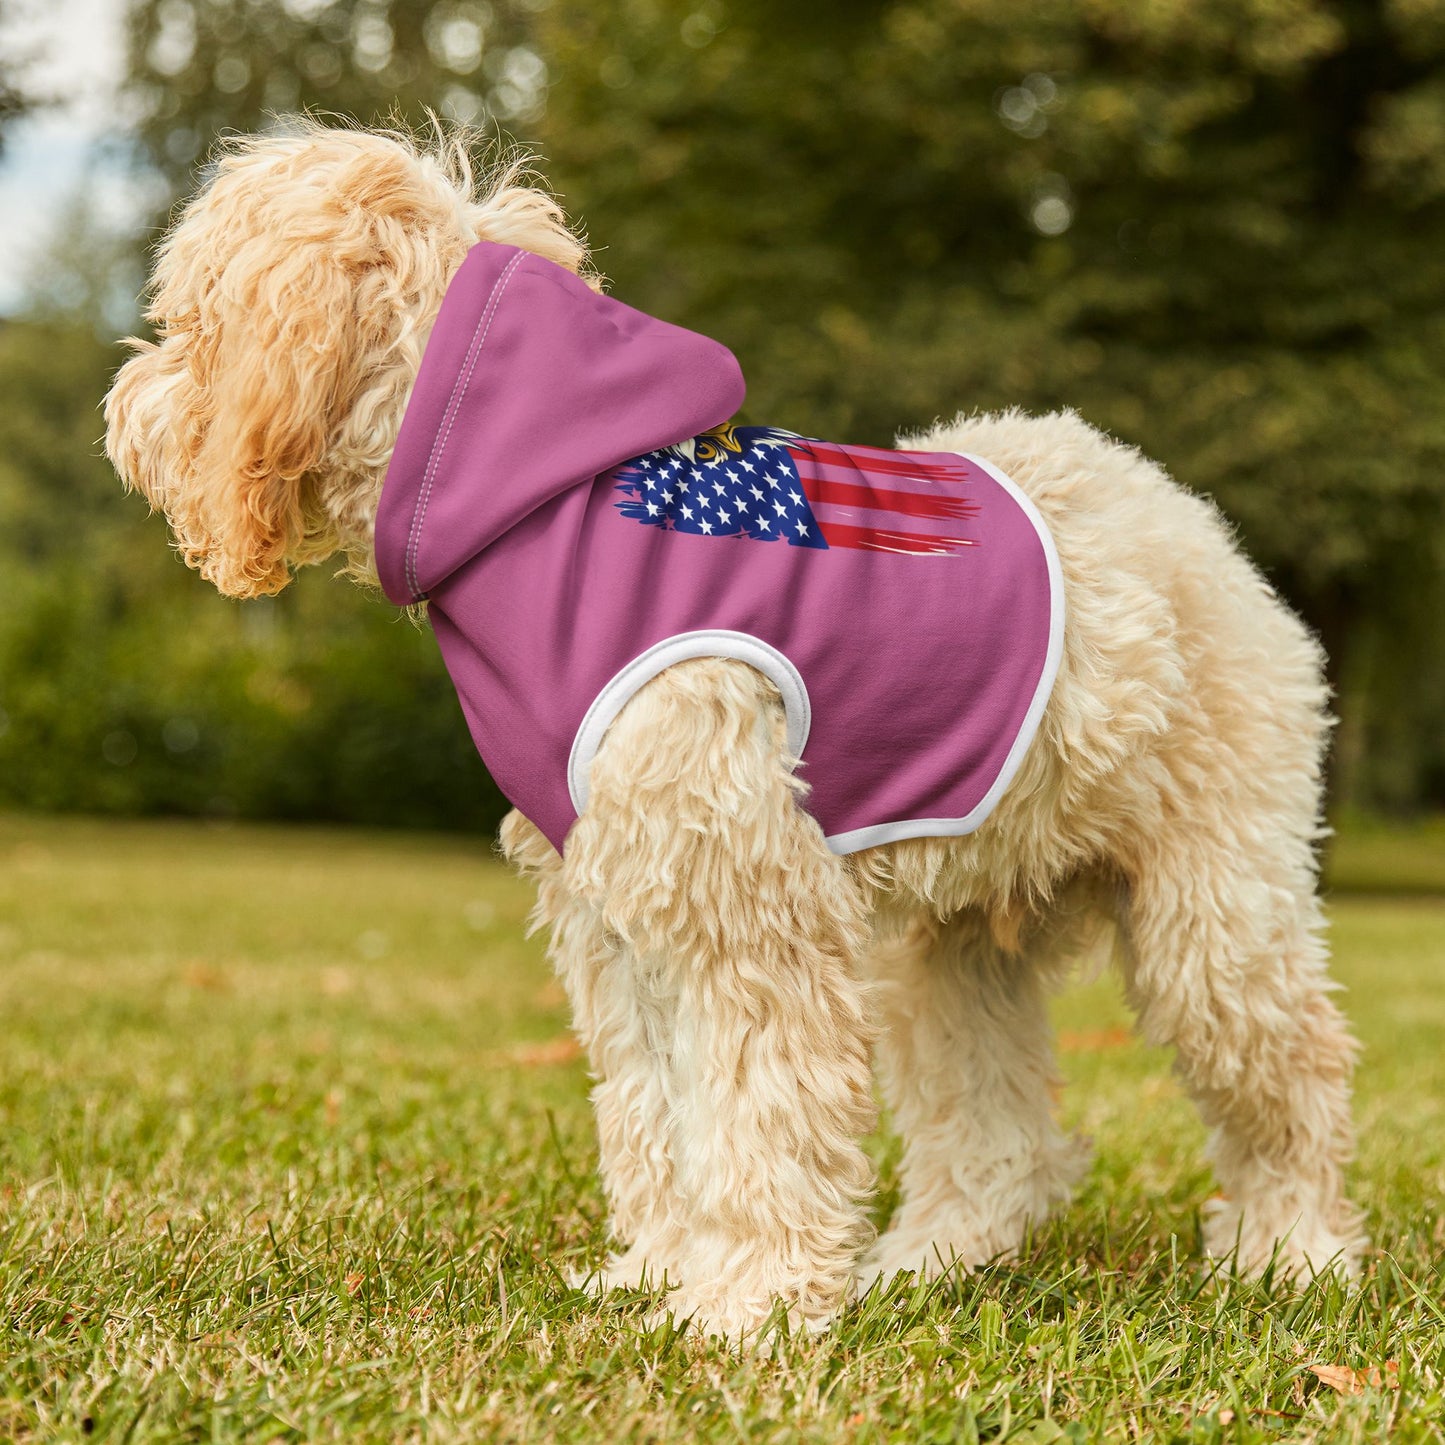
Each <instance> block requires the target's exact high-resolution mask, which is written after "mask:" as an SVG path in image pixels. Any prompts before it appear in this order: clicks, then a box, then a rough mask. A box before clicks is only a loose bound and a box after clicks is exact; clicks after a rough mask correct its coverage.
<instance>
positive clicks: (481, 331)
mask: <svg viewBox="0 0 1445 1445" xmlns="http://www.w3.org/2000/svg"><path fill="white" fill-rule="evenodd" d="M526 254H527V253H526V252H525V251H518V252H517V254H516V255H515V256H513V257H512V259H511V260H510V261H508V262H507V264H506V266H505V267H504V268H503V270H502V274H501V275H500V276H498V277H497V279H496V281H495V283H494V284H493V286H492V294H491V295H490V296H488V297H487V305H486V309H485V310H484V311H483V312H482V314H481V316H480V317H478V318H477V326H476V330H475V331H473V332H472V340H471V345H470V346H469V347H468V348H467V363H466V366H465V367H464V368H463V369H462V373H461V375H460V376H458V377H457V379H456V382H455V384H454V385H453V386H452V394H451V396H450V397H449V398H448V400H447V409H446V414H445V417H444V418H443V421H442V429H441V431H440V432H438V433H437V436H436V439H435V440H434V441H433V442H432V449H431V454H430V456H428V457H427V464H426V472H425V474H424V475H423V477H422V485H421V493H420V495H419V496H418V497H417V502H416V506H415V507H414V508H413V510H412V516H411V530H410V532H409V533H408V535H407V542H406V580H407V582H408V584H409V585H410V587H411V592H412V600H413V601H414V602H419V601H421V581H420V578H419V577H418V575H417V553H418V551H419V550H420V548H421V530H422V527H423V526H425V525H426V512H427V505H428V503H429V502H430V501H431V491H432V484H433V483H434V482H435V481H436V474H437V469H438V467H439V465H440V462H441V457H442V453H443V452H444V451H445V450H446V445H447V438H448V437H449V436H450V435H451V431H452V424H453V423H454V422H455V421H456V419H457V412H458V411H459V410H460V409H461V408H460V402H461V397H462V393H463V392H464V391H465V390H466V389H467V387H468V385H469V384H470V383H471V379H472V372H473V371H475V370H476V366H477V358H478V357H479V356H481V354H482V348H483V347H484V346H485V345H486V344H487V336H488V334H489V333H490V332H491V329H492V321H493V320H494V319H495V317H496V314H497V307H498V305H499V303H500V302H501V299H502V292H503V291H504V290H506V287H507V282H508V281H510V280H511V279H512V272H513V271H515V270H516V269H517V267H518V266H519V265H520V264H521V263H522V260H523V258H524V257H525V256H526Z"/></svg>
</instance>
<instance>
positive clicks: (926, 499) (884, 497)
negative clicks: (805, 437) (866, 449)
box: [802, 475, 978, 522]
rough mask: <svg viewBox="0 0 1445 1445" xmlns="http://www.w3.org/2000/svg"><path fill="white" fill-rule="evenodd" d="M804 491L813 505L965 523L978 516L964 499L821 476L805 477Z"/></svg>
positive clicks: (974, 503) (975, 508) (974, 505)
mask: <svg viewBox="0 0 1445 1445" xmlns="http://www.w3.org/2000/svg"><path fill="white" fill-rule="evenodd" d="M802 480H803V490H804V491H805V492H806V493H807V494H808V500H809V501H811V502H831V503H832V504H833V505H834V506H839V507H868V508H871V509H872V510H873V511H876V512H902V513H904V514H905V515H907V516H910V517H938V518H946V519H948V520H949V521H955V522H965V521H970V520H971V519H972V518H974V517H976V516H978V504H977V503H976V502H970V501H968V500H967V499H966V498H964V497H946V496H942V495H940V494H938V493H932V494H930V493H928V492H900V491H896V490H894V489H893V488H892V487H875V486H872V485H871V484H870V483H868V482H866V481H863V482H839V481H834V480H832V479H831V478H828V477H824V476H821V475H815V476H811V477H804V478H803V479H802Z"/></svg>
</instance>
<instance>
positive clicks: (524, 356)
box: [376, 242, 1063, 853]
mask: <svg viewBox="0 0 1445 1445" xmlns="http://www.w3.org/2000/svg"><path fill="white" fill-rule="evenodd" d="M743 392H744V386H743V378H742V374H741V372H740V370H739V368H738V364H737V362H736V360H735V359H734V358H733V356H732V354H731V353H730V352H729V351H728V350H727V349H726V348H725V347H723V346H721V345H719V344H718V343H717V342H715V341H711V340H709V339H708V338H707V337H704V336H698V335H696V334H694V333H693V332H690V331H684V330H682V329H680V328H679V327H676V326H670V325H668V324H667V323H666V322H662V321H658V320H656V319H654V318H653V317H650V316H645V315H643V314H642V313H641V312H639V311H634V310H632V309H631V308H630V307H628V306H624V305H622V304H621V303H620V302H617V301H614V300H612V299H611V298H609V297H606V296H599V295H597V294H596V293H595V292H593V291H592V290H590V289H589V288H588V287H587V286H586V285H584V284H583V283H582V282H581V281H579V280H578V279H577V278H576V277H575V276H573V275H572V274H571V273H570V272H568V271H566V270H564V269H562V268H561V267H559V266H556V265H553V264H552V263H551V262H549V261H544V260H542V259H541V258H540V257H537V256H534V255H531V254H530V253H528V252H525V251H521V250H518V249H517V248H516V247H513V246H500V245H494V244H492V243H490V242H482V243H480V244H479V245H477V246H476V247H475V248H474V249H473V250H472V251H471V253H470V254H469V255H468V256H467V259H466V261H465V262H464V263H463V265H462V267H461V269H460V270H459V271H458V273H457V275H456V277H455V279H454V280H453V281H452V284H451V286H450V288H449V289H448V291H447V295H446V299H445V301H444V303H443V305H442V309H441V314H440V315H439V317H438V318H437V323H436V326H435V329H434V330H433V332H432V335H431V338H430V340H429V342H428V344H427V348H426V354H425V356H424V358H423V361H422V365H421V370H420V373H419V375H418V377H417V381H416V387H415V389H414V391H413V394H412V397H411V401H410V402H409V404H408V406H407V411H406V416H405V418H404V420H403V423H402V427H401V432H400V435H399V437H398V439H397V445H396V451H395V453H394V455H393V457H392V461H391V467H390V470H389V471H388V473H387V478H386V485H385V487H384V489H383V491H382V497H381V504H380V508H379V511H378V516H377V525H376V561H377V568H378V571H379V573H380V576H381V581H382V585H383V587H384V588H385V590H386V594H387V596H388V597H390V598H391V600H392V601H393V602H396V603H398V604H401V605H406V604H409V603H412V602H416V601H419V600H421V599H422V598H425V599H427V601H428V603H429V609H428V611H429V616H430V619H431V624H432V627H433V629H434V631H435V633H436V636H437V640H438V642H439V644H440V646H441V650H442V656H443V658H444V659H445V661H446V665H447V668H448V670H449V671H450V673H451V677H452V681H453V682H454V683H455V685H456V689H457V694H458V696H459V697H460V699H461V704H462V708H463V711H464V712H465V714H466V717H467V722H468V724H469V726H470V728H471V732H472V737H473V738H474V739H475V741H476V744H477V748H478V750H479V751H480V753H481V755H482V758H483V760H484V761H485V763H486V765H487V767H488V768H489V770H490V771H491V773H492V776H493V777H494V778H495V779H496V782H497V784H498V786H499V787H500V788H501V789H502V791H503V793H505V794H506V796H507V797H508V798H509V799H510V800H511V801H512V803H513V804H515V806H516V807H518V808H520V809H521V811H522V812H523V813H524V814H525V815H526V816H527V817H528V818H530V819H531V821H532V822H533V823H535V824H536V825H537V827H538V828H540V829H541V830H542V832H543V833H545V834H546V836H547V837H548V838H549V839H551V841H552V843H553V844H554V845H555V846H556V847H557V848H558V849H560V848H561V847H562V845H563V842H564V840H565V838H566V836H567V832H568V830H569V829H570V827H571V826H572V823H573V822H574V821H575V819H576V817H577V815H578V813H579V812H580V811H581V810H582V809H583V808H584V807H585V806H586V801H587V786H588V773H589V769H590V766H591V762H592V759H593V757H594V756H595V754H596V752H597V749H598V748H599V746H600V745H601V743H602V740H603V737H604V736H605V734H606V732H607V728H608V726H609V725H610V723H611V722H612V720H613V719H614V718H615V717H616V716H617V714H618V713H619V712H620V711H621V709H622V707H623V706H624V705H625V704H626V702H627V700H628V699H629V698H630V697H631V696H632V695H633V694H634V693H635V692H636V691H637V690H638V688H640V687H641V686H643V684H644V683H646V682H647V681H648V680H649V679H651V678H652V677H655V676H656V675H657V674H658V673H659V672H661V671H662V669H663V668H665V667H667V666H669V665H671V664H672V663H675V662H680V661H683V660H684V659H687V658H696V657H728V658H736V659H739V660H741V661H743V662H747V663H750V664H751V665H752V666H753V667H756V668H757V669H758V670H759V671H760V672H762V673H763V674H764V675H765V676H767V677H768V678H770V679H771V680H772V681H773V682H774V683H775V684H776V685H777V688H778V691H779V692H780V693H781V695H782V699H783V704H784V707H785V709H786V714H787V728H788V743H789V747H790V748H791V749H792V751H793V752H794V753H795V754H796V755H797V756H798V757H800V758H801V759H802V763H803V771H802V777H803V778H804V779H805V780H806V781H807V782H808V784H809V785H810V789H811V791H810V792H809V794H808V796H807V799H806V803H805V806H806V807H807V808H808V810H809V811H810V812H811V813H812V814H813V815H814V817H816V818H817V820H818V822H819V823H820V824H821V826H822V828H823V832H824V834H825V836H826V837H827V839H828V844H829V846H830V847H831V848H832V849H833V850H834V851H835V852H838V853H851V852H854V851H856V850H858V849H860V848H868V847H872V846H874V845H875V844H878V843H885V842H890V841H892V840H894V839H898V838H910V837H927V836H938V835H951V834H960V833H967V832H971V831H972V830H973V829H975V828H977V827H978V826H979V824H980V823H982V822H983V820H984V819H985V818H986V817H987V816H988V814H989V812H990V811H991V810H992V808H993V806H994V804H995V803H996V802H997V801H998V799H999V797H1000V795H1001V794H1002V792H1003V790H1004V789H1005V788H1006V787H1007V786H1008V783H1009V781H1010V779H1011V778H1012V777H1013V775H1014V773H1015V772H1016V771H1017V770H1018V767H1019V764H1020V762H1021V761H1022V758H1023V755H1024V752H1025V750H1026V749H1027V748H1028V745H1029V743H1030V741H1031V740H1032V738H1033V735H1034V733H1035V731H1036V730H1037V728H1038V724H1039V720H1040V718H1041V716H1042V714H1043V709H1044V705H1045V703H1046V702H1047V700H1048V695H1049V691H1050V689H1051V687H1052V685H1053V681H1054V678H1055V675H1056V674H1057V671H1058V664H1059V656H1060V652H1061V648H1062V643H1063V595H1062V590H1061V587H1060V582H1059V566H1058V559H1057V557H1056V555H1055V552H1054V547H1053V543H1052V541H1051V539H1050V537H1049V535H1048V532H1047V530H1046V528H1045V527H1044V524H1043V522H1042V520H1041V519H1040V517H1039V515H1038V513H1037V512H1036V511H1035V509H1034V507H1033V505H1032V504H1031V503H1030V502H1029V501H1028V499H1027V498H1026V497H1024V496H1023V494H1022V493H1021V492H1020V491H1019V490H1018V488H1017V487H1016V486H1014V484H1013V483H1012V482H1011V481H1009V479H1008V478H1007V477H1006V476H1004V475H1003V474H1002V473H1001V472H1000V471H999V470H998V469H997V468H995V467H993V466H991V465H990V464H989V463H988V462H987V461H985V460H983V459H982V458H979V457H972V456H954V455H952V454H948V453H924V452H903V451H889V450H884V449H880V448H872V447H844V446H838V445H835V444H832V443H824V442H819V441H815V440H812V439H809V438H803V437H799V436H795V435H794V434H792V433H790V432H783V431H778V430H775V429H772V428H765V427H732V426H728V425H726V423H727V422H728V419H729V418H730V417H732V416H733V415H734V413H735V412H736V411H737V409H738V408H739V406H741V404H742V400H743Z"/></svg>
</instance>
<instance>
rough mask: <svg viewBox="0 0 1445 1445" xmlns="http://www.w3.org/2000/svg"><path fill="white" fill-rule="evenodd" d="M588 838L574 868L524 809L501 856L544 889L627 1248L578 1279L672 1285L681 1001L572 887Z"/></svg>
mask: <svg viewBox="0 0 1445 1445" xmlns="http://www.w3.org/2000/svg"><path fill="white" fill-rule="evenodd" d="M582 843H583V846H582V847H580V848H578V847H576V846H575V845H574V846H572V847H569V849H568V860H569V863H572V864H573V865H574V866H573V867H572V868H570V869H569V868H568V867H567V866H566V865H564V864H563V861H562V859H561V857H560V856H559V855H558V854H557V852H556V850H555V849H554V848H553V847H552V845H551V844H550V843H549V842H548V841H547V839H546V838H545V837H543V836H542V834H541V833H540V832H539V831H538V830H537V829H536V828H535V827H534V826H533V825H532V824H531V823H530V822H529V821H528V820H527V819H526V818H524V817H523V816H522V815H521V814H520V813H515V812H514V813H510V814H508V815H507V818H506V819H505V820H504V822H503V824H502V851H503V852H504V853H505V854H506V857H507V859H508V861H509V862H511V863H512V864H514V865H515V866H516V867H517V868H518V870H519V871H520V872H522V873H524V874H526V875H528V876H530V877H531V878H532V879H533V880H534V882H535V883H536V885H537V907H536V910H535V912H534V913H533V918H532V921H533V924H534V925H536V926H545V927H546V928H548V929H549V930H550V931H551V941H550V946H549V948H548V956H549V958H550V959H551V960H552V965H553V967H554V968H555V969H556V971H557V977H558V978H559V979H560V980H561V983H562V986H563V988H565V989H566V991H567V999H568V1002H569V1004H570V1005H571V1008H572V1027H573V1028H574V1029H575V1031H576V1033H577V1037H578V1039H579V1040H580V1042H581V1044H582V1047H583V1048H584V1049H585V1050H586V1051H587V1060H588V1063H589V1064H590V1066H591V1069H592V1074H593V1077H594V1079H595V1080H596V1083H595V1084H594V1086H593V1089H592V1105H593V1108H594V1109H595V1110H596V1114H597V1142H598V1154H599V1168H600V1172H601V1175H602V1188H603V1192H604V1194H605V1195H606V1196H607V1206H608V1220H607V1225H608V1233H609V1235H610V1237H611V1239H612V1240H613V1242H614V1244H615V1245H616V1246H617V1247H618V1248H617V1252H615V1253H614V1254H612V1255H611V1256H609V1258H608V1259H607V1261H606V1263H605V1264H604V1265H603V1266H602V1267H601V1268H599V1269H595V1270H590V1271H586V1272H585V1273H582V1274H579V1276H578V1282H579V1283H582V1284H585V1285H586V1286H587V1287H589V1288H591V1289H593V1290H594V1291H596V1292H599V1293H600V1292H603V1291H606V1290H608V1289H612V1288H629V1287H631V1288H635V1287H639V1286H649V1285H660V1284H662V1283H664V1282H665V1281H668V1280H671V1281H674V1282H675V1281H676V1279H677V1261H678V1259H679V1257H680V1254H681V1241H682V1239H683V1238H684V1237H685V1233H686V1229H687V1221H686V1219H685V1218H683V1217H682V1212H681V1211H680V1210H679V1209H678V1208H676V1190H675V1189H674V1188H673V1184H672V1165H671V1161H670V1159H669V1155H668V1150H667V1130H668V1124H667V1119H668V1111H669V1108H670V1104H669V1098H668V1057H669V1053H670V1048H671V1045H670V1038H671V1032H672V1017H673V1014H674V1012H675V1009H676V1000H675V998H674V997H673V996H672V993H671V991H670V986H669V984H668V982H667V980H666V978H665V977H656V976H654V971H653V970H650V969H649V968H648V966H647V960H646V959H643V958H639V957H638V955H637V953H636V951H635V950H634V949H632V948H629V947H628V946H627V945H626V944H625V943H624V942H623V941H622V939H621V938H619V937H618V936H617V934H616V933H614V932H613V931H611V930H610V929H609V928H608V927H607V926H606V924H605V923H604V921H603V915H602V909H601V906H600V902H599V900H598V899H597V898H596V897H595V896H589V893H588V891H587V890H584V889H579V888H576V887H573V886H571V884H570V877H571V875H572V874H573V873H575V871H576V868H575V864H576V860H577V859H578V858H579V857H585V856H586V853H587V849H586V843H585V834H584V835H583V840H582Z"/></svg>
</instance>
